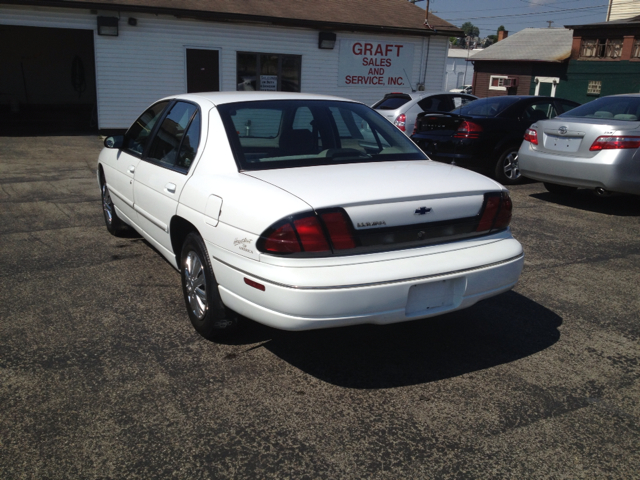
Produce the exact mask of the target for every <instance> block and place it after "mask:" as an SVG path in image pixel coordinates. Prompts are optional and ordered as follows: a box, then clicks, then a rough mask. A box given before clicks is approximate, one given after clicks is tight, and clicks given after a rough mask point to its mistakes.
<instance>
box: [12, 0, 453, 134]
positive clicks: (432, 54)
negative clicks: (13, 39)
mask: <svg viewBox="0 0 640 480" xmlns="http://www.w3.org/2000/svg"><path fill="white" fill-rule="evenodd" d="M0 11H1V14H0V23H2V24H6V25H24V26H40V27H53V28H79V29H90V30H93V31H94V46H95V61H96V65H95V68H96V87H97V103H98V123H99V128H101V129H116V128H125V127H127V126H128V125H129V124H130V123H131V122H133V120H135V118H136V117H137V115H138V114H139V113H140V112H141V111H142V110H143V109H144V108H145V107H147V106H148V105H149V104H151V103H152V102H154V101H155V100H157V99H158V98H161V97H164V96H167V95H172V94H176V93H182V92H185V91H186V88H187V87H186V49H187V48H202V49H217V50H218V51H219V55H220V86H221V90H226V91H229V90H235V89H236V83H237V82H236V53H237V52H238V51H244V52H264V53H278V54H293V55H302V72H301V88H302V91H303V92H308V93H320V94H330V95H339V96H343V97H347V98H351V99H354V100H358V101H362V102H364V103H366V104H372V103H374V102H375V101H377V100H378V99H380V98H381V97H382V96H383V95H384V94H385V93H388V91H389V90H393V91H403V92H410V91H411V88H412V87H413V88H416V87H417V84H418V83H420V82H423V83H424V89H425V90H427V91H442V90H443V89H444V79H445V65H446V58H447V47H448V38H447V37H431V38H428V39H426V38H425V39H423V38H418V37H409V36H397V35H378V34H367V33H351V32H336V33H337V36H338V42H337V43H336V48H335V49H334V50H320V49H318V30H311V29H294V28H281V27H269V26H261V25H240V24H231V23H211V22H202V21H196V20H185V19H177V18H175V17H172V16H155V15H148V14H137V13H136V14H133V13H131V14H130V13H127V12H126V11H121V12H120V17H121V18H120V22H119V36H117V37H105V36H99V35H97V34H96V33H95V30H96V16H97V15H96V14H95V13H94V14H92V13H90V11H89V10H77V9H63V8H45V7H37V8H36V7H28V8H27V7H19V6H12V7H8V6H1V7H0ZM100 13H101V12H98V14H100ZM104 14H105V15H109V16H113V15H114V13H111V12H110V13H104ZM129 17H135V18H136V19H137V20H138V22H137V26H130V25H128V24H127V19H128V18H129ZM341 40H343V41H349V40H362V41H370V42H384V41H386V40H388V41H389V42H393V43H398V42H403V43H404V44H413V50H414V56H413V68H412V69H411V71H409V72H407V76H408V77H409V78H410V80H411V84H412V87H410V86H407V85H405V86H404V87H392V88H390V87H385V86H362V85H360V86H338V66H339V57H340V43H341V42H340V41H341Z"/></svg>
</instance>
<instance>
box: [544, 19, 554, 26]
mask: <svg viewBox="0 0 640 480" xmlns="http://www.w3.org/2000/svg"><path fill="white" fill-rule="evenodd" d="M545 22H547V23H548V24H549V26H548V27H547V28H551V24H552V23H554V21H553V20H545Z"/></svg>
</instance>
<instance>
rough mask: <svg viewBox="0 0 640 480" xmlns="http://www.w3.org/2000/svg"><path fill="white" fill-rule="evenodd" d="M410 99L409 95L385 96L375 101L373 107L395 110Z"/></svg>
mask: <svg viewBox="0 0 640 480" xmlns="http://www.w3.org/2000/svg"><path fill="white" fill-rule="evenodd" d="M409 100H411V97H410V96H409V95H397V96H393V97H385V98H383V99H382V100H380V101H379V102H378V103H376V104H375V105H374V106H373V108H375V109H378V110H395V109H397V108H400V107H401V106H403V105H404V104H405V103H407V102H408V101H409Z"/></svg>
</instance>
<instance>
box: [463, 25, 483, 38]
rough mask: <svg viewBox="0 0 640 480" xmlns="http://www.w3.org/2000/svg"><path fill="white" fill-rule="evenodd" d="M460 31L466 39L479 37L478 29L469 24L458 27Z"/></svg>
mask: <svg viewBox="0 0 640 480" xmlns="http://www.w3.org/2000/svg"><path fill="white" fill-rule="evenodd" d="M460 30H462V31H463V32H464V34H465V35H466V36H468V37H469V36H471V37H478V36H479V35H480V29H479V28H478V27H476V26H475V25H474V24H473V23H471V22H464V23H463V24H462V26H461V27H460Z"/></svg>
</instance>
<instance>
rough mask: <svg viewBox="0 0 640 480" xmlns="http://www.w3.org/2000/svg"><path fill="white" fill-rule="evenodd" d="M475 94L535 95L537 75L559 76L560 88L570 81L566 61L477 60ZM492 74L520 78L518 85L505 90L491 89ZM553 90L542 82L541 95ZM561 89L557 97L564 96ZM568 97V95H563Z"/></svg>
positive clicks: (487, 95) (481, 95) (482, 95)
mask: <svg viewBox="0 0 640 480" xmlns="http://www.w3.org/2000/svg"><path fill="white" fill-rule="evenodd" d="M474 63H475V71H476V74H475V80H474V87H473V88H474V95H477V96H478V97H496V96H500V95H534V94H535V90H536V83H535V81H534V80H535V78H536V77H553V78H558V79H559V83H558V88H559V87H560V86H561V85H563V84H564V83H566V82H567V81H568V77H567V72H566V69H567V64H566V63H545V62H508V61H504V62H494V61H482V62H480V61H476V62H474ZM492 75H507V76H509V77H517V78H518V87H517V88H511V89H508V90H507V91H504V90H489V82H490V78H491V76H492ZM550 92H551V87H550V84H548V85H547V84H541V88H540V93H539V95H548V94H550ZM559 92H560V90H559V89H557V90H556V95H555V96H556V97H562V95H560V93H559ZM563 98H566V97H563Z"/></svg>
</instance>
